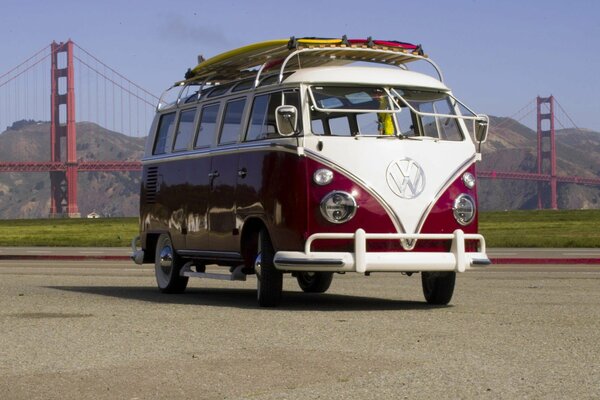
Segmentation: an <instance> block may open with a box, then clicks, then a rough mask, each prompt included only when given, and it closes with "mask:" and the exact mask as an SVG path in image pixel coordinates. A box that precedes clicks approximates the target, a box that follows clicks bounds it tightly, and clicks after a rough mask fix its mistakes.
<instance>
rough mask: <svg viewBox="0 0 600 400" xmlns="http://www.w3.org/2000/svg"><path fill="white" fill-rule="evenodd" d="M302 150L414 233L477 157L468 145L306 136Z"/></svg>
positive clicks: (473, 149) (427, 141) (384, 138)
mask: <svg viewBox="0 0 600 400" xmlns="http://www.w3.org/2000/svg"><path fill="white" fill-rule="evenodd" d="M319 141H320V142H321V143H322V149H321V150H320V151H319V150H318V149H317V146H318V143H319ZM319 147H321V146H319ZM305 148H306V153H307V156H309V157H312V158H315V159H317V160H319V161H323V162H327V163H329V164H330V165H331V166H332V167H333V168H339V169H341V170H342V171H344V172H345V173H347V174H348V175H349V176H350V177H351V178H355V179H356V180H357V181H358V182H357V183H360V184H361V185H362V186H365V188H366V189H367V190H368V191H370V192H371V193H373V194H374V195H376V196H377V197H379V198H380V200H381V201H382V202H384V203H385V204H384V206H385V207H386V208H387V209H388V210H389V212H391V213H393V214H394V215H392V216H391V217H392V219H393V220H394V223H395V224H396V225H398V221H399V222H400V224H401V226H396V228H397V229H398V230H399V231H400V232H402V231H404V232H405V233H418V231H419V230H420V228H421V226H419V224H420V223H422V221H424V219H425V218H424V217H425V215H424V214H425V213H427V212H429V210H430V209H431V206H432V205H433V202H434V201H435V200H437V198H439V196H440V195H441V191H442V190H443V189H445V188H446V187H447V186H448V184H449V183H451V182H452V181H453V180H455V179H456V178H457V177H458V176H459V174H460V173H462V172H463V171H464V170H465V169H466V168H467V167H468V166H469V165H470V164H471V162H472V161H473V160H474V157H475V146H474V145H473V143H472V142H470V141H462V142H449V141H434V140H427V139H425V140H410V139H403V140H401V139H398V138H396V137H380V138H377V137H355V138H352V137H332V136H307V137H306V138H305ZM334 172H335V171H334ZM332 189H335V188H332Z"/></svg>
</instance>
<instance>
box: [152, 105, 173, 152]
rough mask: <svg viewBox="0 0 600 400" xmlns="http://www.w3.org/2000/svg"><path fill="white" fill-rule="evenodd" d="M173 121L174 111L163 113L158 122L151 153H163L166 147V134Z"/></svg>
mask: <svg viewBox="0 0 600 400" xmlns="http://www.w3.org/2000/svg"><path fill="white" fill-rule="evenodd" d="M174 122H175V113H169V114H164V115H162V116H161V117H160V121H159V122H158V130H157V132H156V139H155V140H154V149H153V150H152V154H165V151H166V147H167V135H168V134H169V130H170V129H171V127H172V126H173V123H174Z"/></svg>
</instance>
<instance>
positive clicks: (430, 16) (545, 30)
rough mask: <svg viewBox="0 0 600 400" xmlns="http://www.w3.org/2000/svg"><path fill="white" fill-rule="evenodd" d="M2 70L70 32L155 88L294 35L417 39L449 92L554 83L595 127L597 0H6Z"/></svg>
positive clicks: (479, 103)
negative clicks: (203, 63)
mask: <svg viewBox="0 0 600 400" xmlns="http://www.w3.org/2000/svg"><path fill="white" fill-rule="evenodd" d="M0 10H1V13H0V32H2V34H3V35H2V36H3V40H2V42H1V43H0V49H1V52H2V57H1V58H0V74H2V73H4V72H6V71H7V70H9V69H10V68H12V67H14V66H15V65H17V64H18V63H20V62H21V61H23V60H24V59H26V58H28V57H29V56H31V55H32V54H33V53H34V52H35V51H37V50H39V49H41V48H42V47H43V46H45V45H49V44H50V42H51V41H52V40H56V41H65V40H67V39H69V38H71V39H73V40H74V41H75V42H76V43H77V44H79V45H80V46H81V47H83V48H85V49H86V50H88V51H90V52H91V53H93V54H94V55H95V56H96V57H98V58H99V59H101V60H102V61H104V62H105V63H106V64H108V65H109V66H111V67H113V68H114V69H116V70H118V71H119V72H121V73H122V74H123V75H125V76H127V77H129V78H130V79H131V80H133V81H134V82H136V83H139V84H140V85H141V86H142V87H144V88H146V89H148V90H150V91H151V92H153V93H155V94H160V92H162V90H163V89H165V88H166V87H167V86H169V85H170V84H172V83H173V82H174V81H176V80H179V79H181V78H182V77H183V73H184V72H185V70H186V69H187V68H188V67H192V66H194V65H195V61H196V56H197V54H199V53H202V54H204V55H205V56H206V57H210V56H213V55H215V54H218V53H220V52H223V51H226V50H230V49H232V48H235V47H238V46H242V45H245V44H249V43H253V42H257V41H262V40H268V39H273V38H287V37H289V36H292V35H294V36H297V37H300V36H321V37H340V36H342V35H343V34H347V35H348V36H349V37H366V36H373V37H374V38H380V39H395V40H401V41H407V42H413V43H421V44H423V47H424V49H425V51H426V52H427V53H428V54H429V55H430V56H431V58H432V59H434V60H435V61H436V62H437V63H438V64H439V65H440V66H441V67H442V70H443V71H444V74H445V77H446V81H447V83H448V85H449V86H450V87H451V88H452V89H453V90H454V92H455V94H456V95H457V96H458V97H459V98H461V99H463V100H464V101H465V102H467V104H469V105H471V106H472V107H473V108H474V109H475V110H476V111H479V112H484V113H488V114H492V115H498V116H510V115H512V114H513V113H515V112H516V111H518V110H519V109H520V108H521V107H523V106H524V105H526V104H527V103H529V102H530V101H531V100H533V99H534V98H535V96H537V95H541V96H547V95H550V94H553V95H554V96H556V98H557V99H558V101H559V102H560V104H561V105H562V106H563V107H564V108H565V109H566V110H567V111H568V113H569V114H570V115H571V116H572V117H573V119H574V121H575V122H576V123H577V125H579V126H580V127H583V128H590V129H594V130H596V131H600V100H599V99H600V96H599V94H600V79H599V77H598V74H599V73H600V1H595V0H589V1H585V0H571V1H565V0H562V1H555V0H547V1H537V0H532V1H525V0H520V1H514V0H505V1H481V0H452V1H426V0H420V1H411V2H408V1H385V2H378V1H358V0H346V1H337V0H336V1H325V0H321V1H312V0H305V1H302V2H298V1H281V0H280V1H274V0H265V1H237V0H219V1H210V2H209V1H203V0H194V1H187V0H186V1H176V0H173V1H164V0H163V1H155V0H145V1H137V0H133V1H129V0H120V1H115V0H105V1H93V2H92V1H86V0H79V1H67V0H52V1H46V0H38V1H28V0H2V6H1V8H0Z"/></svg>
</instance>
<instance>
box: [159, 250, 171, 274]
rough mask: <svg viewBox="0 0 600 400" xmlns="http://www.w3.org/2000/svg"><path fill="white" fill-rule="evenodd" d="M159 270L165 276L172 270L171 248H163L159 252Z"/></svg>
mask: <svg viewBox="0 0 600 400" xmlns="http://www.w3.org/2000/svg"><path fill="white" fill-rule="evenodd" d="M160 269H161V270H162V272H163V273H165V274H166V275H169V274H170V273H171V270H172V269H173V249H172V248H171V246H165V247H163V249H162V250H161V251H160Z"/></svg>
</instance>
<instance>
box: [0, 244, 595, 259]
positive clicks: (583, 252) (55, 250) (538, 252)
mask: <svg viewBox="0 0 600 400" xmlns="http://www.w3.org/2000/svg"><path fill="white" fill-rule="evenodd" d="M487 253H488V256H489V257H492V258H496V257H503V258H506V257H509V258H600V248H585V249H582V248H575V249H569V248H564V249H541V248H488V251H487ZM130 254H131V249H129V248H127V247H0V256H1V255H30V256H41V257H45V256H53V255H55V256H91V257H94V256H124V257H128V256H129V255H130Z"/></svg>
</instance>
